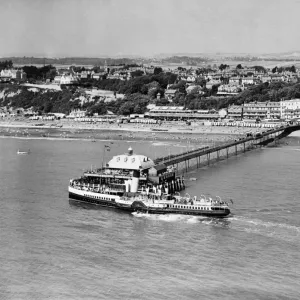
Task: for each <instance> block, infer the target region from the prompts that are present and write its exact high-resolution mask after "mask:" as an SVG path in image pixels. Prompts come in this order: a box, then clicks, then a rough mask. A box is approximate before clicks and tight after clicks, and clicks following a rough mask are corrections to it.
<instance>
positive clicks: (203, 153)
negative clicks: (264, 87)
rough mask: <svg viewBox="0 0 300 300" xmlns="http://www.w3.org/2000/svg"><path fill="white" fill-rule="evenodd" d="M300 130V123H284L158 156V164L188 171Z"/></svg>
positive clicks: (156, 162)
mask: <svg viewBox="0 0 300 300" xmlns="http://www.w3.org/2000/svg"><path fill="white" fill-rule="evenodd" d="M297 130H300V124H298V123H297V124H293V125H282V126H280V127H277V128H272V129H267V130H264V131H261V132H257V133H253V134H250V135H249V134H247V136H244V137H242V138H241V137H239V138H237V139H236V140H235V141H233V142H228V143H225V144H222V145H219V146H213V147H207V146H206V147H200V148H198V149H195V150H191V151H186V152H184V153H180V154H176V155H168V156H164V157H160V158H157V159H156V160H155V161H154V162H155V164H156V166H159V165H165V166H173V167H176V169H177V171H178V172H179V171H183V172H188V170H189V169H190V168H191V167H195V166H196V167H197V168H199V167H200V165H201V164H202V165H203V164H206V165H210V164H211V163H212V162H213V161H219V160H224V159H228V158H229V157H231V156H232V155H238V154H240V153H245V152H246V151H250V150H253V149H256V148H258V147H262V146H266V145H268V144H271V143H274V144H276V142H277V141H278V140H280V139H282V138H284V137H286V136H288V135H289V134H290V133H292V132H294V131H297Z"/></svg>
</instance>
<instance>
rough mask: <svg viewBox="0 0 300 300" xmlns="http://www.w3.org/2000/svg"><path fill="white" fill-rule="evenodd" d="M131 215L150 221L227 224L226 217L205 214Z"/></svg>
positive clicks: (134, 213) (136, 213)
mask: <svg viewBox="0 0 300 300" xmlns="http://www.w3.org/2000/svg"><path fill="white" fill-rule="evenodd" d="M132 215H133V216H134V217H136V218H144V219H148V220H151V221H162V222H181V223H187V224H198V223H203V224H206V225H214V226H222V227H223V226H228V225H229V223H228V219H226V218H224V219H218V218H211V217H205V216H189V215H180V214H165V215H158V214H147V213H140V212H133V213H132Z"/></svg>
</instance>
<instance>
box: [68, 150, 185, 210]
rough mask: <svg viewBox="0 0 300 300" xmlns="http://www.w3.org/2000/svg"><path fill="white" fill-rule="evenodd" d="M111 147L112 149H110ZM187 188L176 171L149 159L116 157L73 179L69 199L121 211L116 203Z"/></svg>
mask: <svg viewBox="0 0 300 300" xmlns="http://www.w3.org/2000/svg"><path fill="white" fill-rule="evenodd" d="M106 147H109V146H106ZM184 188H185V185H184V179H183V177H178V176H176V175H175V170H174V169H173V168H167V167H166V166H165V165H163V164H160V165H155V163H154V162H153V160H151V159H150V158H149V157H147V156H145V155H139V154H135V153H133V150H132V148H129V149H128V153H125V154H121V155H117V156H114V157H113V158H112V159H111V160H110V161H109V162H108V163H107V164H106V165H105V166H104V167H102V168H99V169H93V170H88V171H86V172H84V174H83V176H82V177H81V178H78V179H71V180H70V184H69V198H70V199H73V200H77V201H82V202H87V203H92V204H96V205H102V206H112V207H118V206H117V205H116V203H117V202H116V201H117V200H120V199H121V197H130V195H135V196H137V195H139V194H143V193H145V194H150V193H154V194H157V195H163V194H173V193H175V192H178V191H181V190H183V189H184Z"/></svg>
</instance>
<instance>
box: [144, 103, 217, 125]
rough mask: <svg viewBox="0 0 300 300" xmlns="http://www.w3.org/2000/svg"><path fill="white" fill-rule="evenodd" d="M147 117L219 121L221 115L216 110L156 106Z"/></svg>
mask: <svg viewBox="0 0 300 300" xmlns="http://www.w3.org/2000/svg"><path fill="white" fill-rule="evenodd" d="M145 116H147V117H150V118H152V119H158V120H171V121H172V120H174V121H175V120H192V119H193V120H217V119H219V118H220V115H219V113H218V112H217V111H215V110H201V111H200V110H190V109H184V107H183V106H155V107H153V108H152V109H151V110H150V111H149V112H148V113H146V114H145Z"/></svg>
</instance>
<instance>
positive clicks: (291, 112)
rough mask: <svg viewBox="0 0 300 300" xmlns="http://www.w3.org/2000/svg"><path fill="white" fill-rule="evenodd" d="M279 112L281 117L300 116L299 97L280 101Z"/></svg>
mask: <svg viewBox="0 0 300 300" xmlns="http://www.w3.org/2000/svg"><path fill="white" fill-rule="evenodd" d="M280 114H281V118H283V119H293V118H300V99H292V100H282V101H280Z"/></svg>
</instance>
